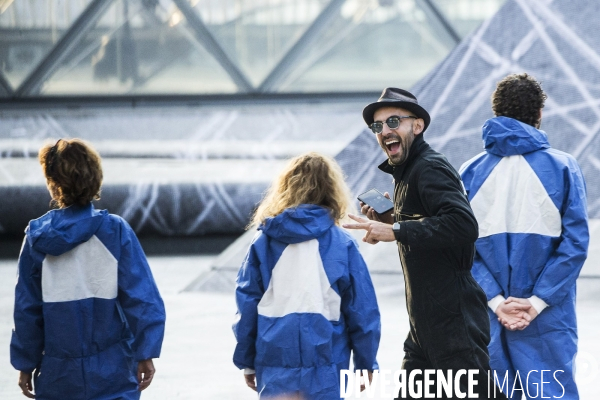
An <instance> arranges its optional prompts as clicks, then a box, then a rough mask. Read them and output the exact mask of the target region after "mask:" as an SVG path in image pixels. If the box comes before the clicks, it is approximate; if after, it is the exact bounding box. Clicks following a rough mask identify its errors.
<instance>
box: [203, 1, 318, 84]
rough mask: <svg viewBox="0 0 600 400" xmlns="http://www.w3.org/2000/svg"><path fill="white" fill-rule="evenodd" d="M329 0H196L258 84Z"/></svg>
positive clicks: (214, 31) (231, 54) (206, 20)
mask: <svg viewBox="0 0 600 400" xmlns="http://www.w3.org/2000/svg"><path fill="white" fill-rule="evenodd" d="M328 3H329V0H254V1H247V0H192V1H191V4H192V5H194V10H195V11H196V12H197V13H198V15H200V16H201V18H202V20H203V21H204V23H205V24H206V25H207V27H208V28H209V30H210V31H211V33H212V34H213V35H214V36H215V38H216V39H217V41H218V42H219V44H220V45H221V46H222V47H223V49H224V50H225V52H226V53H227V55H228V56H229V57H230V58H231V59H232V60H233V61H234V62H235V63H236V64H237V65H238V66H239V68H240V69H242V71H243V72H244V73H245V74H246V75H247V76H248V78H249V79H250V81H251V82H252V84H253V85H254V86H258V85H259V84H260V83H261V82H262V80H263V79H264V78H265V77H266V76H267V74H268V73H269V72H270V71H271V70H272V68H273V67H274V66H275V65H276V64H277V62H278V61H279V60H280V59H281V58H282V57H283V56H284V55H285V54H286V52H287V51H288V50H289V49H290V47H292V45H293V44H294V43H295V42H296V40H298V39H299V38H300V37H301V36H302V34H303V33H304V32H305V31H306V29H307V28H308V27H309V26H310V25H311V24H312V23H313V22H314V20H315V19H316V18H317V17H318V16H319V14H320V13H321V11H323V8H324V7H325V6H326V5H327V4H328Z"/></svg>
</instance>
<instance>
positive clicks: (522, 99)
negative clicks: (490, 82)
mask: <svg viewBox="0 0 600 400" xmlns="http://www.w3.org/2000/svg"><path fill="white" fill-rule="evenodd" d="M547 98H548V96H546V93H544V91H543V90H542V86H541V85H540V84H539V82H538V81H536V80H535V78H534V77H532V76H531V75H527V74H526V73H522V74H512V75H508V76H507V77H505V78H504V79H502V80H501V81H500V82H498V85H497V86H496V90H495V91H494V93H493V94H492V110H494V114H495V115H496V116H497V117H509V118H514V119H516V120H519V121H521V122H523V123H526V124H529V125H531V126H537V125H538V123H539V122H540V110H541V109H542V108H544V102H545V101H546V99H547Z"/></svg>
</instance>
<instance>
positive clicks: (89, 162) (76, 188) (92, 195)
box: [38, 139, 102, 208]
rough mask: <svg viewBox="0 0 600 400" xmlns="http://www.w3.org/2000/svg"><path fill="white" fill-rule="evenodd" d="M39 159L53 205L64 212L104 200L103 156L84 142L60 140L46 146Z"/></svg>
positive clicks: (42, 149) (40, 152) (79, 140)
mask: <svg viewBox="0 0 600 400" xmlns="http://www.w3.org/2000/svg"><path fill="white" fill-rule="evenodd" d="M38 159H39V161H40V164H41V165H42V169H43V170H44V176H45V177H46V182H47V183H48V190H49V191H50V195H51V196H52V202H53V203H56V205H58V207H61V208H64V207H68V206H70V205H73V204H79V205H86V204H89V203H90V202H91V201H92V200H99V199H100V186H101V185H102V164H101V161H100V155H99V154H98V153H97V152H96V150H94V149H93V148H92V146H90V145H89V144H88V143H86V142H84V141H83V140H81V139H59V140H58V142H56V144H55V145H51V144H47V145H45V146H43V147H42V148H41V149H40V151H39V154H38Z"/></svg>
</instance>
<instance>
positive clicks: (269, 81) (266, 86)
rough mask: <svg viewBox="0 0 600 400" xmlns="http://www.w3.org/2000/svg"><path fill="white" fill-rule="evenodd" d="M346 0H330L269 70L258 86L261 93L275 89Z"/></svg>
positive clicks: (317, 38) (336, 14)
mask: <svg viewBox="0 0 600 400" xmlns="http://www.w3.org/2000/svg"><path fill="white" fill-rule="evenodd" d="M345 2H346V0H331V1H330V2H329V4H328V5H327V7H325V8H324V9H323V11H321V14H319V16H318V17H317V18H316V19H315V20H314V21H313V23H312V25H310V26H309V27H308V28H307V29H306V31H305V32H304V34H303V35H302V36H301V37H300V39H298V41H297V42H296V43H294V45H293V46H292V47H291V48H290V49H289V50H288V52H287V53H285V55H284V56H283V57H282V58H281V60H280V61H279V63H278V64H277V65H276V66H275V67H274V68H273V69H272V70H271V72H269V75H267V77H266V78H265V79H264V80H263V81H262V83H261V84H260V86H259V87H258V91H259V92H261V93H264V92H272V91H277V88H278V87H279V85H280V84H281V82H282V81H283V80H284V79H285V78H286V77H287V76H288V74H289V73H290V71H291V70H292V68H294V66H295V65H296V64H297V61H298V60H299V59H300V58H302V57H303V56H304V54H305V53H306V51H307V50H309V49H310V47H311V46H312V45H313V44H314V43H316V41H317V40H319V37H320V35H321V34H322V33H323V31H324V30H325V29H326V28H327V27H328V26H329V24H330V22H331V21H332V20H333V19H334V18H336V17H337V16H338V14H339V11H340V9H341V8H342V6H343V5H344V3H345Z"/></svg>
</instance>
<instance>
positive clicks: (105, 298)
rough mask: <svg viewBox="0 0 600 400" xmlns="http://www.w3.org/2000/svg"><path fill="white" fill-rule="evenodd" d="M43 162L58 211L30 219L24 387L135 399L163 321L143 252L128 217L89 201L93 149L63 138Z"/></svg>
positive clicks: (19, 343) (17, 359) (18, 331)
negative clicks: (114, 213) (95, 207)
mask: <svg viewBox="0 0 600 400" xmlns="http://www.w3.org/2000/svg"><path fill="white" fill-rule="evenodd" d="M39 160H40V164H41V165H42V169H43V171H44V175H45V177H46V182H47V185H48V189H49V191H50V194H51V196H52V200H53V202H54V203H56V204H57V205H58V207H59V208H58V209H55V210H52V211H50V212H48V213H47V214H45V215H43V216H42V217H40V218H38V219H36V220H33V221H31V222H30V223H29V226H28V227H27V229H26V230H25V240H24V242H23V247H22V249H21V255H20V256H19V274H18V280H17V286H16V288H15V309H14V321H15V325H14V330H13V333H12V340H11V344H10V359H11V363H12V365H13V366H14V367H15V368H16V369H17V370H19V371H20V376H19V386H20V387H21V390H22V391H23V394H24V395H25V396H27V397H30V398H36V399H38V400H69V399H78V400H79V399H117V398H118V399H139V397H140V391H141V390H143V389H145V388H146V387H148V385H149V384H150V382H151V381H152V377H153V375H154V365H153V363H152V359H153V358H156V357H158V356H159V355H160V349H161V345H162V340H163V334H164V324H165V309H164V305H163V301H162V299H161V297H160V294H159V293H158V289H157V287H156V284H155V282H154V279H153V277H152V273H151V272H150V268H149V267H148V263H147V261H146V257H145V255H144V252H143V251H142V248H141V247H140V244H139V242H138V240H137V238H136V236H135V234H134V232H133V230H132V229H131V227H130V226H129V225H128V224H127V222H125V221H124V220H123V219H121V218H120V217H118V216H116V215H112V214H108V213H107V212H106V210H101V211H98V210H95V209H94V207H93V206H92V200H94V199H98V198H99V192H100V185H101V184H102V167H101V164H100V156H99V155H98V154H97V153H96V152H95V151H94V150H93V149H92V148H91V147H90V146H89V145H87V144H86V143H85V142H83V141H81V140H78V139H71V140H65V139H61V140H59V141H58V142H57V143H56V144H55V145H54V146H52V145H48V146H45V147H43V148H42V149H41V150H40V153H39ZM32 378H33V380H34V382H33V383H34V385H32ZM34 386H35V395H34V394H33V393H32V392H33V389H34Z"/></svg>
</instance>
